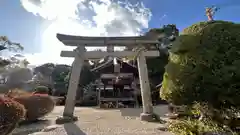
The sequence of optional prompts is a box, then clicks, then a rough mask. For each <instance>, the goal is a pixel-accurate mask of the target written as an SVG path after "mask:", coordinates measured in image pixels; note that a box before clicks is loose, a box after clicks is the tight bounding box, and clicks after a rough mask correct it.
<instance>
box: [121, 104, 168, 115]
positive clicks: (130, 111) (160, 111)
mask: <svg viewBox="0 0 240 135" xmlns="http://www.w3.org/2000/svg"><path fill="white" fill-rule="evenodd" d="M142 109H143V108H142V107H141V108H121V109H119V110H120V112H121V115H122V116H130V117H139V116H140V114H141V113H142ZM153 109H154V113H155V114H157V115H158V116H159V117H164V115H165V114H167V113H168V106H167V105H157V106H154V108H153Z"/></svg>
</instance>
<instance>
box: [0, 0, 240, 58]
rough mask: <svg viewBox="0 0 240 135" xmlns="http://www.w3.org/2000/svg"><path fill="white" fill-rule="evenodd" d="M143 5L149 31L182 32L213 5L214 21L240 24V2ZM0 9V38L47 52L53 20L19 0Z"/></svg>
mask: <svg viewBox="0 0 240 135" xmlns="http://www.w3.org/2000/svg"><path fill="white" fill-rule="evenodd" d="M22 1H24V0H22ZM25 1H27V0H25ZM35 1H37V0H35ZM58 1H61V0H58ZM135 1H137V0H135ZM143 3H144V6H145V7H146V8H149V9H150V11H151V14H152V17H151V19H150V20H149V22H148V24H149V26H148V28H144V27H142V29H143V30H146V29H149V28H157V27H160V26H161V25H163V24H169V23H170V24H176V25H177V27H178V28H179V29H180V30H182V29H183V28H185V27H187V26H189V25H191V24H193V23H195V22H198V21H204V20H206V19H207V17H206V16H205V10H204V8H205V7H207V6H211V5H216V6H219V7H220V10H219V11H218V12H217V13H216V16H215V19H219V20H228V21H234V22H240V15H239V14H238V13H239V12H240V1H239V0H143ZM0 7H1V8H0V18H1V20H0V35H4V36H8V37H9V39H11V40H12V41H14V42H19V43H21V44H22V45H23V46H24V47H25V50H24V53H28V54H29V53H42V51H45V50H46V45H45V50H44V49H41V48H42V46H43V44H44V43H46V42H44V43H43V38H44V37H43V33H44V31H45V30H46V29H47V28H48V27H49V26H50V25H51V24H52V23H53V22H54V21H53V20H48V19H46V18H43V17H42V16H36V15H34V14H33V13H31V12H30V11H29V10H26V8H24V7H23V6H22V4H21V2H20V0H1V1H0ZM51 8H55V7H54V6H53V7H51ZM64 10H66V11H67V10H68V9H64ZM82 13H84V12H82ZM79 14H80V15H81V13H79ZM88 14H90V13H88ZM84 16H85V17H86V16H87V15H84ZM90 19H91V18H90ZM48 46H51V45H50V44H49V45H48ZM52 48H54V47H52ZM52 51H54V50H52ZM48 54H49V53H48ZM46 58H47V57H46ZM46 58H44V59H46ZM39 59H41V58H39ZM30 62H31V61H30Z"/></svg>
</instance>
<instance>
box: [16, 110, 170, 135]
mask: <svg viewBox="0 0 240 135" xmlns="http://www.w3.org/2000/svg"><path fill="white" fill-rule="evenodd" d="M141 109H142V108H139V109H136V108H123V109H114V110H113V109H109V110H102V109H97V108H86V107H76V108H75V115H76V116H78V117H79V121H77V122H75V123H68V124H64V125H56V124H54V120H55V119H56V118H57V116H59V115H61V113H62V112H63V107H56V108H55V110H54V111H53V112H52V113H51V114H50V115H49V116H47V117H46V119H48V120H49V121H47V122H45V123H44V122H43V123H44V124H41V123H38V124H37V123H36V124H31V125H28V126H22V127H21V128H18V129H16V130H15V131H14V133H13V135H27V134H29V135H171V133H169V132H163V131H160V130H158V129H157V128H158V127H159V126H160V124H159V123H149V122H143V121H140V120H139V115H140V113H141ZM154 110H155V112H156V113H157V114H159V115H160V116H163V115H164V114H166V113H167V106H165V105H161V106H157V107H155V108H154Z"/></svg>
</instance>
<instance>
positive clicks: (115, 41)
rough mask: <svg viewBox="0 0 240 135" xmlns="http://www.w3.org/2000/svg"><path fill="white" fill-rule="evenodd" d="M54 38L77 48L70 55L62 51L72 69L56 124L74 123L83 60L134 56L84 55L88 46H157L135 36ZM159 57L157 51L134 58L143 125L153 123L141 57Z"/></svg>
mask: <svg viewBox="0 0 240 135" xmlns="http://www.w3.org/2000/svg"><path fill="white" fill-rule="evenodd" d="M57 38H58V39H59V40H60V41H61V42H62V43H63V44H65V45H68V46H77V49H76V50H74V51H62V52H61V56H62V57H74V58H75V59H74V62H73V65H72V71H71V76H70V80H69V86H68V93H67V99H66V104H65V108H64V112H63V117H61V118H58V119H57V120H56V122H57V123H59V124H60V123H65V122H71V121H75V120H77V117H75V116H74V107H75V97H76V93H77V88H78V82H79V78H80V76H79V75H80V73H81V69H82V66H83V63H84V60H85V59H96V58H103V57H106V56H113V57H129V56H136V55H138V53H137V52H133V51H116V52H99V51H89V52H85V51H84V48H85V47H89V46H98V47H99V46H100V47H101V46H108V47H113V46H114V45H116V46H133V45H134V46H136V45H139V44H150V45H152V44H158V43H159V41H158V40H153V39H149V37H148V38H147V37H144V36H135V37H81V36H70V35H62V34H58V35H57ZM156 56H159V52H158V51H147V52H141V53H140V54H139V56H138V58H137V61H138V72H139V80H140V87H141V95H142V102H143V112H142V113H141V115H140V118H141V120H143V121H154V120H155V115H154V112H153V106H152V99H151V90H150V85H149V79H148V71H147V65H146V58H145V57H156Z"/></svg>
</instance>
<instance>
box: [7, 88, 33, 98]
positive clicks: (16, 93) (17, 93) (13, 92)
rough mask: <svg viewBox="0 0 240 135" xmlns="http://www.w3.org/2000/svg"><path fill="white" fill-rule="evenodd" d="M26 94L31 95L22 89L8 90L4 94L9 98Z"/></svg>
mask: <svg viewBox="0 0 240 135" xmlns="http://www.w3.org/2000/svg"><path fill="white" fill-rule="evenodd" d="M26 95H31V93H30V92H27V91H24V90H22V89H13V90H9V91H8V92H7V93H6V94H5V96H6V97H9V98H15V97H20V96H26Z"/></svg>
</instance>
